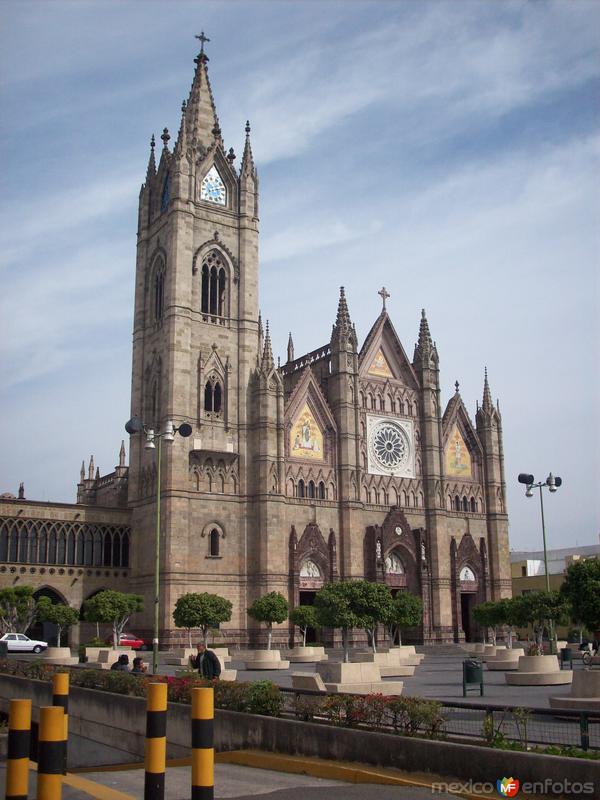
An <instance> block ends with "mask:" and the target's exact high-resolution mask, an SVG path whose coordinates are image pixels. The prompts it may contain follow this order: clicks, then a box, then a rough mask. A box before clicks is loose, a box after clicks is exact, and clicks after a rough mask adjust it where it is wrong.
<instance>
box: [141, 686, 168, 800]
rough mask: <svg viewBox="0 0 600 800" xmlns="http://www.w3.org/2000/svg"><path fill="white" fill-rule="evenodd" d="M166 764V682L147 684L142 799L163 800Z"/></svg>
mask: <svg viewBox="0 0 600 800" xmlns="http://www.w3.org/2000/svg"><path fill="white" fill-rule="evenodd" d="M166 764H167V684H166V683H150V684H148V698H147V701H146V761H145V770H146V773H145V776H144V800H163V798H164V796H165V769H166Z"/></svg>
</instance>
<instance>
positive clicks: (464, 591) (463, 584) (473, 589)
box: [459, 564, 479, 642]
mask: <svg viewBox="0 0 600 800" xmlns="http://www.w3.org/2000/svg"><path fill="white" fill-rule="evenodd" d="M459 585H460V620H461V627H462V629H463V632H464V634H465V641H466V642H472V641H473V637H474V634H475V630H474V620H473V609H474V607H475V606H476V605H477V590H478V588H479V585H478V582H477V577H476V575H475V571H474V570H473V568H472V567H471V566H470V565H469V564H465V566H464V567H463V568H462V569H461V570H460V573H459Z"/></svg>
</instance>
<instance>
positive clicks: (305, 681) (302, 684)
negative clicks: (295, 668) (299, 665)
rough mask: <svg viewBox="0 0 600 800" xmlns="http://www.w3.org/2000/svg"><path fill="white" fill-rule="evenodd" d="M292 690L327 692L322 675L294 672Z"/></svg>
mask: <svg viewBox="0 0 600 800" xmlns="http://www.w3.org/2000/svg"><path fill="white" fill-rule="evenodd" d="M292 689H304V690H306V691H311V692H326V691H327V689H326V688H325V684H324V683H323V680H322V678H321V676H320V675H317V674H316V673H312V674H311V673H307V672H292Z"/></svg>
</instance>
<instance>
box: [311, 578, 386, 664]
mask: <svg viewBox="0 0 600 800" xmlns="http://www.w3.org/2000/svg"><path fill="white" fill-rule="evenodd" d="M391 603H392V595H391V593H390V591H389V589H388V588H387V586H384V584H381V583H371V582H370V581H338V582H336V583H328V584H327V585H326V586H324V587H323V588H322V589H321V590H320V591H319V592H317V595H316V597H315V611H316V613H317V621H318V623H319V624H320V625H325V626H327V627H329V628H340V629H341V631H342V645H343V647H344V661H345V662H347V661H348V660H349V655H348V632H349V631H350V630H351V629H352V628H364V630H365V631H366V632H367V634H369V635H370V636H371V642H372V646H373V651H375V630H376V627H377V624H378V623H379V622H384V621H385V619H386V618H387V614H388V613H389V609H390V607H391Z"/></svg>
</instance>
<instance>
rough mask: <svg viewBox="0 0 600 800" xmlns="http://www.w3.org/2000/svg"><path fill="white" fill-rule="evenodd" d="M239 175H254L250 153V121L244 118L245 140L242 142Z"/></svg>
mask: <svg viewBox="0 0 600 800" xmlns="http://www.w3.org/2000/svg"><path fill="white" fill-rule="evenodd" d="M240 175H253V176H254V175H256V167H255V166H254V156H253V155H252V145H251V144H250V121H249V120H246V142H245V144H244V155H243V156H242V166H241V168H240Z"/></svg>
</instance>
